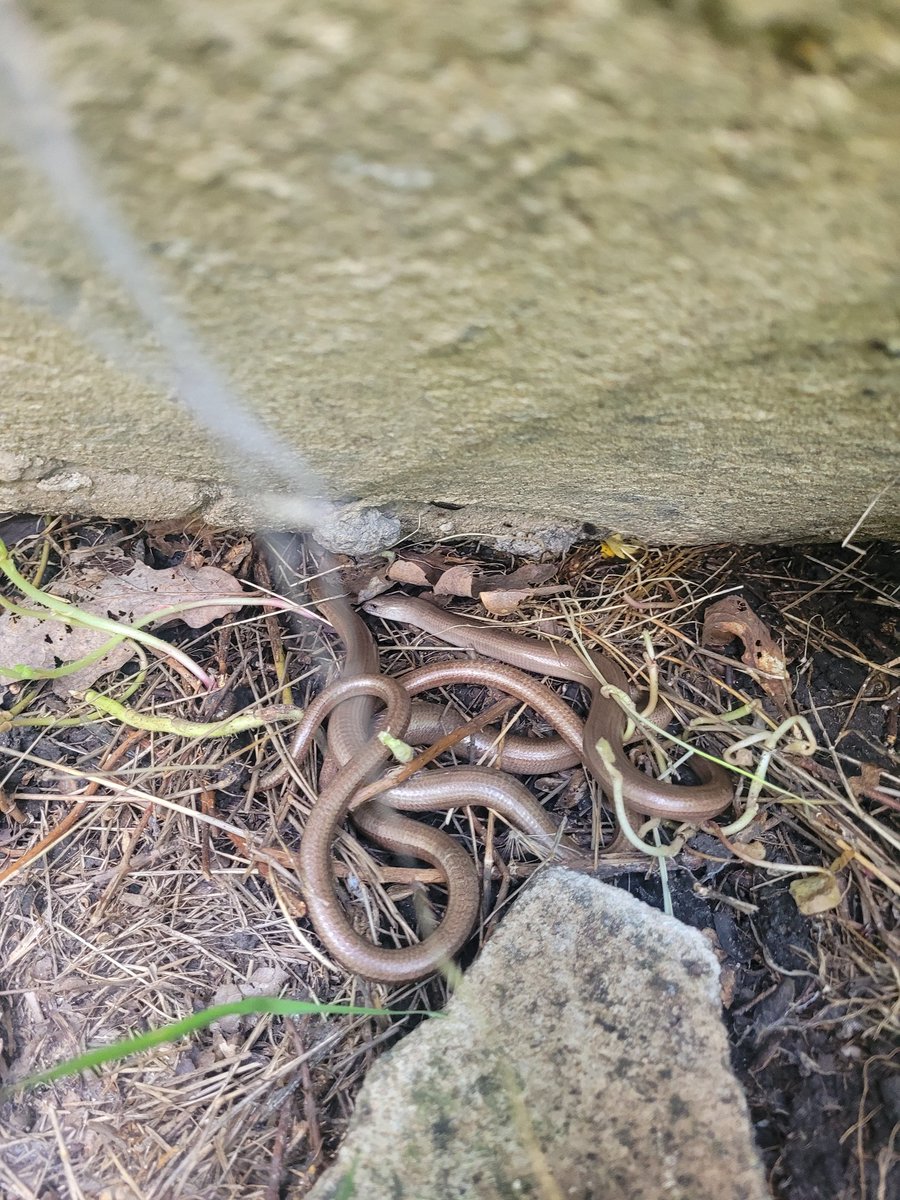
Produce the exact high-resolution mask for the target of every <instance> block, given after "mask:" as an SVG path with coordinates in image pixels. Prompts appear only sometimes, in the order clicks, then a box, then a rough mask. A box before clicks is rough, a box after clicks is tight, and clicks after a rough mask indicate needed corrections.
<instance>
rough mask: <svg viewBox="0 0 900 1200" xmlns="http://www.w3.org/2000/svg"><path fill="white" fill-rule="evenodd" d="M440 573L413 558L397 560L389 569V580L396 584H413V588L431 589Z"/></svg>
mask: <svg viewBox="0 0 900 1200" xmlns="http://www.w3.org/2000/svg"><path fill="white" fill-rule="evenodd" d="M439 574H440V572H438V571H436V570H435V569H434V568H433V567H429V568H427V569H426V567H425V565H424V564H423V563H422V562H420V561H417V560H416V559H413V558H396V559H394V561H393V562H392V563H391V565H390V566H389V567H388V569H387V577H388V579H393V581H394V582H395V583H411V584H412V586H413V587H431V585H432V584H433V583H434V582H435V581H436V580H437V578H438V576H439Z"/></svg>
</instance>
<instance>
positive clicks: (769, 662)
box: [702, 596, 791, 708]
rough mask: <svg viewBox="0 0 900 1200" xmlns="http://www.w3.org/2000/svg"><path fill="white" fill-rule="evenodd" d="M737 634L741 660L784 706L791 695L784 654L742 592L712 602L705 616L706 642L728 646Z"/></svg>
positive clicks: (762, 686)
mask: <svg viewBox="0 0 900 1200" xmlns="http://www.w3.org/2000/svg"><path fill="white" fill-rule="evenodd" d="M735 637H736V638H737V639H738V640H739V641H740V642H741V644H742V645H743V647H744V652H743V654H742V655H741V662H742V663H744V665H745V666H746V667H748V668H749V669H750V670H752V671H753V674H754V677H755V678H756V679H757V681H758V683H759V686H760V687H761V688H762V689H763V691H764V692H766V693H767V694H768V695H769V696H771V698H772V699H773V700H774V701H775V703H776V704H778V705H779V706H780V707H782V708H784V707H785V706H786V705H787V703H788V701H789V700H790V697H791V681H790V677H789V675H788V670H787V664H786V662H785V659H784V655H783V653H782V651H781V650H780V649H779V647H778V646H777V645H776V644H775V641H774V639H773V638H772V635H771V634H770V633H769V630H768V629H767V627H766V626H765V625H764V624H763V622H762V621H761V620H760V619H759V617H758V616H757V615H756V613H755V612H754V611H753V609H752V608H751V607H750V605H749V604H748V603H747V601H746V600H745V599H744V598H743V597H742V596H725V597H723V599H721V600H717V601H716V602H715V604H711V605H710V606H709V608H708V609H707V610H706V614H705V615H704V618H703V638H702V642H703V645H704V646H727V645H728V643H729V642H730V641H731V639H732V638H735Z"/></svg>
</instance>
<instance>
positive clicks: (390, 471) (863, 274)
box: [0, 0, 900, 546]
mask: <svg viewBox="0 0 900 1200" xmlns="http://www.w3.org/2000/svg"><path fill="white" fill-rule="evenodd" d="M813 7H814V8H815V10H816V11H815V12H814V13H812V15H810V12H809V11H808V10H809V8H810V6H809V5H808V4H806V3H801V2H800V0H792V2H791V3H788V4H784V5H773V4H772V3H769V2H766V3H760V2H758V0H752V2H751V0H740V2H738V0H727V2H726V0H721V2H720V3H717V4H715V5H705V6H704V5H696V6H695V5H692V4H689V3H688V4H683V5H672V6H663V5H660V6H659V7H656V6H654V5H652V4H648V3H646V0H642V2H640V3H638V2H637V0H635V3H629V2H625V0H569V2H568V3H564V4H558V3H532V2H526V0H495V2H494V3H492V4H491V5H484V4H483V3H481V2H480V0H463V2H462V3H458V4H454V5H453V6H451V7H447V6H444V5H422V4H420V3H418V0H391V2H390V3H385V2H384V0H343V2H342V3H340V4H337V5H330V4H316V3H307V4H301V5H299V6H298V5H297V3H296V0H229V3H228V4H226V5H222V4H218V3H199V2H195V3H191V4H189V5H185V4H181V3H178V2H177V0H160V2H159V3H155V4H144V5H140V4H134V3H133V2H131V0H107V2H106V3H105V4H104V5H103V6H102V8H101V9H98V7H97V6H96V5H94V4H91V3H89V2H88V0H47V2H46V3H42V4H41V5H40V6H37V7H36V8H35V18H36V20H37V22H38V28H39V31H40V33H41V37H42V41H43V45H44V47H45V49H46V51H47V54H48V56H49V62H50V65H51V68H52V71H53V75H54V78H55V79H56V81H57V84H58V89H59V93H60V96H61V97H62V98H63V99H64V101H65V102H66V104H67V105H68V106H69V107H70V109H71V111H72V113H73V118H74V123H75V127H76V129H77V132H78V134H79V136H80V138H81V139H82V141H83V143H84V145H85V146H86V147H87V150H88V152H89V154H90V156H91V160H92V161H93V163H94V164H95V167H96V174H97V179H98V181H99V182H100V183H101V184H102V186H103V187H104V189H105V190H106V191H107V192H108V194H109V195H110V196H111V197H113V198H114V199H115V200H116V202H117V203H118V204H119V205H120V207H121V208H122V209H123V210H124V213H125V215H126V217H127V220H128V223H129V224H130V227H131V228H132V229H133V230H134V232H135V234H136V237H137V239H138V242H139V243H140V245H141V246H142V247H143V249H144V250H145V251H146V252H147V254H148V255H149V257H150V258H151V259H152V261H153V264H154V267H155V269H156V270H157V271H158V272H159V273H160V275H161V277H162V279H163V281H164V283H165V286H166V288H167V289H168V291H169V293H170V294H171V295H172V296H173V297H175V298H176V299H177V302H178V304H179V306H180V308H181V310H182V311H183V312H184V314H185V315H186V316H187V317H188V318H189V320H190V323H191V325H192V326H193V328H194V329H195V330H196V331H197V333H198V335H199V337H200V338H201V339H202V341H203V342H204V344H205V345H207V347H209V348H210V349H212V350H213V351H214V352H215V354H216V355H217V356H218V358H219V359H220V361H221V362H222V363H223V365H224V368H225V370H226V371H227V373H228V375H229V376H230V378H231V379H232V380H233V381H234V383H235V385H236V387H237V388H238V389H239V391H240V392H241V394H242V395H243V396H244V397H245V398H246V399H247V401H248V403H250V404H252V406H253V408H254V409H255V410H256V411H257V412H258V413H259V414H260V416H261V417H263V418H264V419H265V420H266V421H268V422H270V423H271V425H272V427H273V428H275V429H276V430H277V431H279V432H280V433H281V434H282V435H283V436H284V437H285V438H287V439H289V440H290V441H291V442H292V443H293V444H294V445H295V446H296V447H297V448H298V449H299V450H300V451H301V452H302V453H303V455H304V456H305V457H306V458H307V460H308V461H309V462H310V463H311V465H312V467H313V468H314V469H315V470H316V471H317V472H318V473H319V475H321V476H322V477H324V478H325V480H326V481H327V484H328V487H329V488H330V489H331V490H332V493H333V494H335V495H341V496H344V497H349V498H351V499H353V500H356V501H358V502H359V503H360V507H362V508H363V509H367V508H369V509H371V508H373V507H374V508H377V509H379V510H383V511H384V512H385V513H387V514H388V516H389V517H391V516H392V515H393V514H397V515H398V516H399V517H400V518H402V520H403V521H404V522H405V523H406V524H407V525H408V526H409V525H411V524H416V525H424V526H425V527H426V528H429V529H431V530H433V531H435V532H438V533H440V532H452V531H466V532H484V531H493V532H503V531H504V530H505V531H506V532H507V533H509V532H510V531H511V530H516V531H521V532H524V533H525V534H526V535H528V536H529V537H531V540H532V541H533V542H536V543H537V544H541V543H542V542H543V543H544V544H551V545H556V544H558V543H559V542H560V540H565V539H566V538H567V537H570V536H571V535H572V534H573V533H574V532H575V531H577V530H578V529H579V528H580V527H581V523H582V522H584V521H587V522H589V523H593V524H595V525H597V526H598V527H600V528H601V529H604V530H605V529H608V528H613V529H617V530H620V531H624V532H629V533H634V534H636V535H638V536H640V537H643V538H646V539H649V540H655V541H661V540H677V541H709V540H716V539H721V538H741V539H753V540H775V539H791V538H806V537H817V538H825V537H835V536H843V535H844V534H845V533H846V532H847V531H848V530H849V528H850V527H851V526H852V525H853V523H854V522H855V521H856V519H857V518H858V517H859V516H860V514H861V513H862V512H863V510H864V509H865V508H866V506H867V505H868V504H869V503H870V502H871V501H872V500H873V499H874V498H875V497H876V496H877V495H878V493H879V491H880V489H881V488H882V487H883V486H884V485H885V484H886V483H887V482H888V480H889V478H890V476H891V472H892V471H893V470H894V469H895V466H894V459H895V456H896V451H897V448H898V427H897V411H898V404H897V393H898V389H897V375H898V369H900V366H898V364H900V359H898V357H897V351H898V346H900V324H898V310H897V292H896V282H897V281H896V265H897V262H898V259H900V221H898V219H897V207H896V204H897V195H898V185H900V121H898V119H897V116H898V108H900V105H898V100H900V83H898V79H900V68H898V64H900V32H898V25H897V18H896V9H892V8H891V7H890V6H887V5H884V4H879V3H877V2H876V0H873V2H872V3H870V4H862V3H858V4H851V3H850V0H846V3H843V2H839V0H829V3H828V4H822V5H816V6H813ZM667 10H674V11H667ZM695 10H696V11H697V12H700V13H704V14H706V16H707V17H708V18H709V20H710V22H711V26H712V29H711V28H710V25H709V24H705V23H703V22H702V21H701V20H700V19H699V17H695V16H694V15H693V14H694V12H695ZM811 68H812V69H811ZM2 120H3V118H2V116H0V122H2ZM59 200H60V196H59V195H54V194H53V192H52V190H51V189H49V188H48V187H47V186H46V185H45V184H44V183H43V182H42V181H41V180H40V178H39V177H38V176H37V175H36V174H35V172H34V170H33V169H32V168H30V167H28V166H27V165H26V164H25V163H24V162H23V160H22V158H21V157H20V156H19V155H18V154H17V153H15V152H13V151H12V150H10V149H9V148H8V147H6V146H2V147H0V238H2V239H3V241H2V242H0V249H2V248H3V247H5V248H6V249H10V248H12V249H13V250H14V251H15V252H16V254H17V255H18V257H19V259H20V260H22V261H24V263H25V264H27V267H28V268H29V270H30V271H31V274H32V283H34V287H33V288H32V289H31V290H32V291H38V292H40V290H41V286H43V284H44V283H47V284H48V288H45V292H46V293H47V295H49V296H50V298H51V301H52V304H53V306H55V310H56V311H55V312H48V311H47V310H46V309H42V308H40V306H38V307H33V306H29V305H27V304H25V303H23V302H22V300H21V299H17V298H16V297H15V296H10V295H8V296H7V297H6V298H3V299H0V404H2V408H3V422H2V433H0V507H5V508H13V509H36V510H39V511H54V510H60V509H62V510H70V511H71V510H78V511H93V512H100V513H107V514H110V513H130V514H132V515H134V516H139V517H145V516H146V517H151V516H155V517H179V516H184V515H186V514H187V513H189V512H202V513H205V514H206V515H207V516H209V517H210V518H211V519H214V520H220V521H232V520H241V521H251V520H253V519H255V514H254V511H253V509H254V504H253V497H254V494H255V493H256V492H257V490H260V491H261V490H264V489H266V488H267V487H269V486H270V485H271V484H272V483H273V482H276V483H277V480H274V479H273V478H267V477H266V476H267V471H266V470H265V469H262V470H260V471H259V472H258V477H255V478H254V479H252V480H251V481H250V484H249V487H248V486H247V485H246V484H245V486H244V490H243V493H241V492H240V491H235V489H234V488H233V487H232V486H231V484H230V483H229V475H228V471H227V469H226V467H225V465H224V464H223V463H222V462H221V460H220V457H219V456H218V454H217V453H216V452H214V451H212V450H211V449H210V442H209V439H208V437H207V436H205V435H204V434H202V433H200V432H198V431H197V429H196V428H195V427H194V425H193V424H192V422H191V421H189V420H187V419H186V418H185V417H184V416H183V415H182V414H181V413H180V412H179V410H178V407H177V405H176V404H175V403H174V402H173V401H172V399H171V398H168V397H167V396H166V394H165V393H164V391H163V390H160V388H159V386H158V385H156V384H154V383H153V382H152V376H153V373H154V369H155V368H156V367H158V366H159V354H158V352H157V351H156V350H155V348H154V342H153V338H152V336H150V335H148V333H147V331H146V330H145V329H144V328H143V327H142V325H141V323H140V321H139V320H138V319H137V318H136V317H135V315H134V313H133V311H132V309H131V308H130V307H129V304H128V302H127V300H126V299H125V298H123V297H122V296H121V295H120V294H119V292H118V291H117V289H116V287H115V286H114V285H113V284H111V283H110V282H109V281H108V279H107V278H106V277H105V276H104V275H103V273H102V271H100V270H99V268H98V267H97V266H96V264H95V263H94V262H93V260H92V258H91V255H90V253H89V251H88V249H87V247H86V245H85V239H84V237H83V236H82V235H80V234H79V233H78V232H76V231H73V230H72V228H71V227H70V226H69V225H68V223H67V220H66V218H65V217H64V216H63V215H62V207H61V205H60V203H59ZM7 257H8V256H7ZM0 268H2V270H0V276H2V277H3V278H5V280H6V282H7V284H8V285H11V283H12V278H13V276H12V271H11V269H10V268H9V264H8V263H7V264H6V266H4V265H3V257H2V256H0ZM38 270H40V271H41V272H43V273H44V274H43V275H42V276H40V277H39V276H38V275H37V274H36V273H35V272H36V271H38ZM45 277H46V278H45ZM38 284H40V285H41V286H38ZM53 287H55V288H56V291H55V292H54V291H53ZM48 289H49V290H48ZM12 290H13V291H15V288H14V287H13V289H12ZM19 291H20V292H21V288H19ZM111 327H112V328H115V329H117V330H119V332H120V334H121V336H122V337H124V338H125V339H126V340H131V341H132V342H133V341H137V342H138V344H139V347H140V350H141V352H142V356H143V360H144V362H143V365H142V366H141V368H140V369H137V368H135V369H129V370H125V369H123V368H122V367H121V366H118V365H116V364H115V362H114V361H113V359H112V358H110V357H109V354H108V351H109V342H108V339H107V340H106V341H103V346H104V347H105V349H104V350H98V349H97V348H96V343H97V341H98V338H99V339H100V340H101V341H102V340H103V336H104V334H105V333H108V331H109V329H110V328H111ZM98 330H99V333H98ZM141 371H144V372H145V373H146V374H149V376H150V378H151V382H147V381H146V378H145V377H144V376H142V374H141ZM248 493H249V494H248ZM455 506H460V508H456V507H455ZM373 528H378V529H381V530H382V532H381V534H380V535H379V536H381V537H382V538H385V537H388V536H389V535H390V531H391V530H396V528H397V526H396V522H392V521H391V520H390V519H389V520H387V521H386V522H385V521H379V519H378V517H377V515H376V518H375V521H374V526H373V524H372V520H371V517H370V518H369V525H368V530H369V534H370V535H371V532H372V529H373ZM865 528H866V531H868V532H870V533H873V534H874V533H882V534H888V535H896V534H897V533H898V532H900V511H898V501H897V496H896V491H895V492H893V493H891V492H888V493H886V494H885V495H884V496H882V498H881V499H880V501H879V502H878V504H876V506H875V507H874V509H873V511H872V513H871V516H870V517H869V519H868V521H867V524H866V527H865ZM344 533H345V537H344V543H345V544H346V545H348V546H352V545H353V544H354V538H355V537H356V536H357V535H358V534H359V529H358V528H357V527H356V526H354V525H353V523H352V522H351V523H350V524H348V525H347V526H346V528H345V531H344ZM362 540H363V541H365V538H363V539H362ZM370 540H371V538H370ZM526 540H527V539H526ZM357 544H358V542H357Z"/></svg>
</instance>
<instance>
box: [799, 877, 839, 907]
mask: <svg viewBox="0 0 900 1200" xmlns="http://www.w3.org/2000/svg"><path fill="white" fill-rule="evenodd" d="M790 893H791V895H792V896H793V897H794V903H795V904H796V905H797V907H798V908H799V910H800V911H801V912H802V913H803V915H804V917H814V916H815V915H816V914H817V913H823V912H828V910H829V909H832V908H837V906H838V905H839V904H840V902H841V889H840V887H839V886H838V881H837V878H836V876H834V875H832V874H831V872H830V871H829V872H827V873H826V872H824V871H823V872H822V873H821V874H820V875H804V877H803V878H802V879H795V880H794V881H793V883H792V884H791V885H790Z"/></svg>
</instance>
